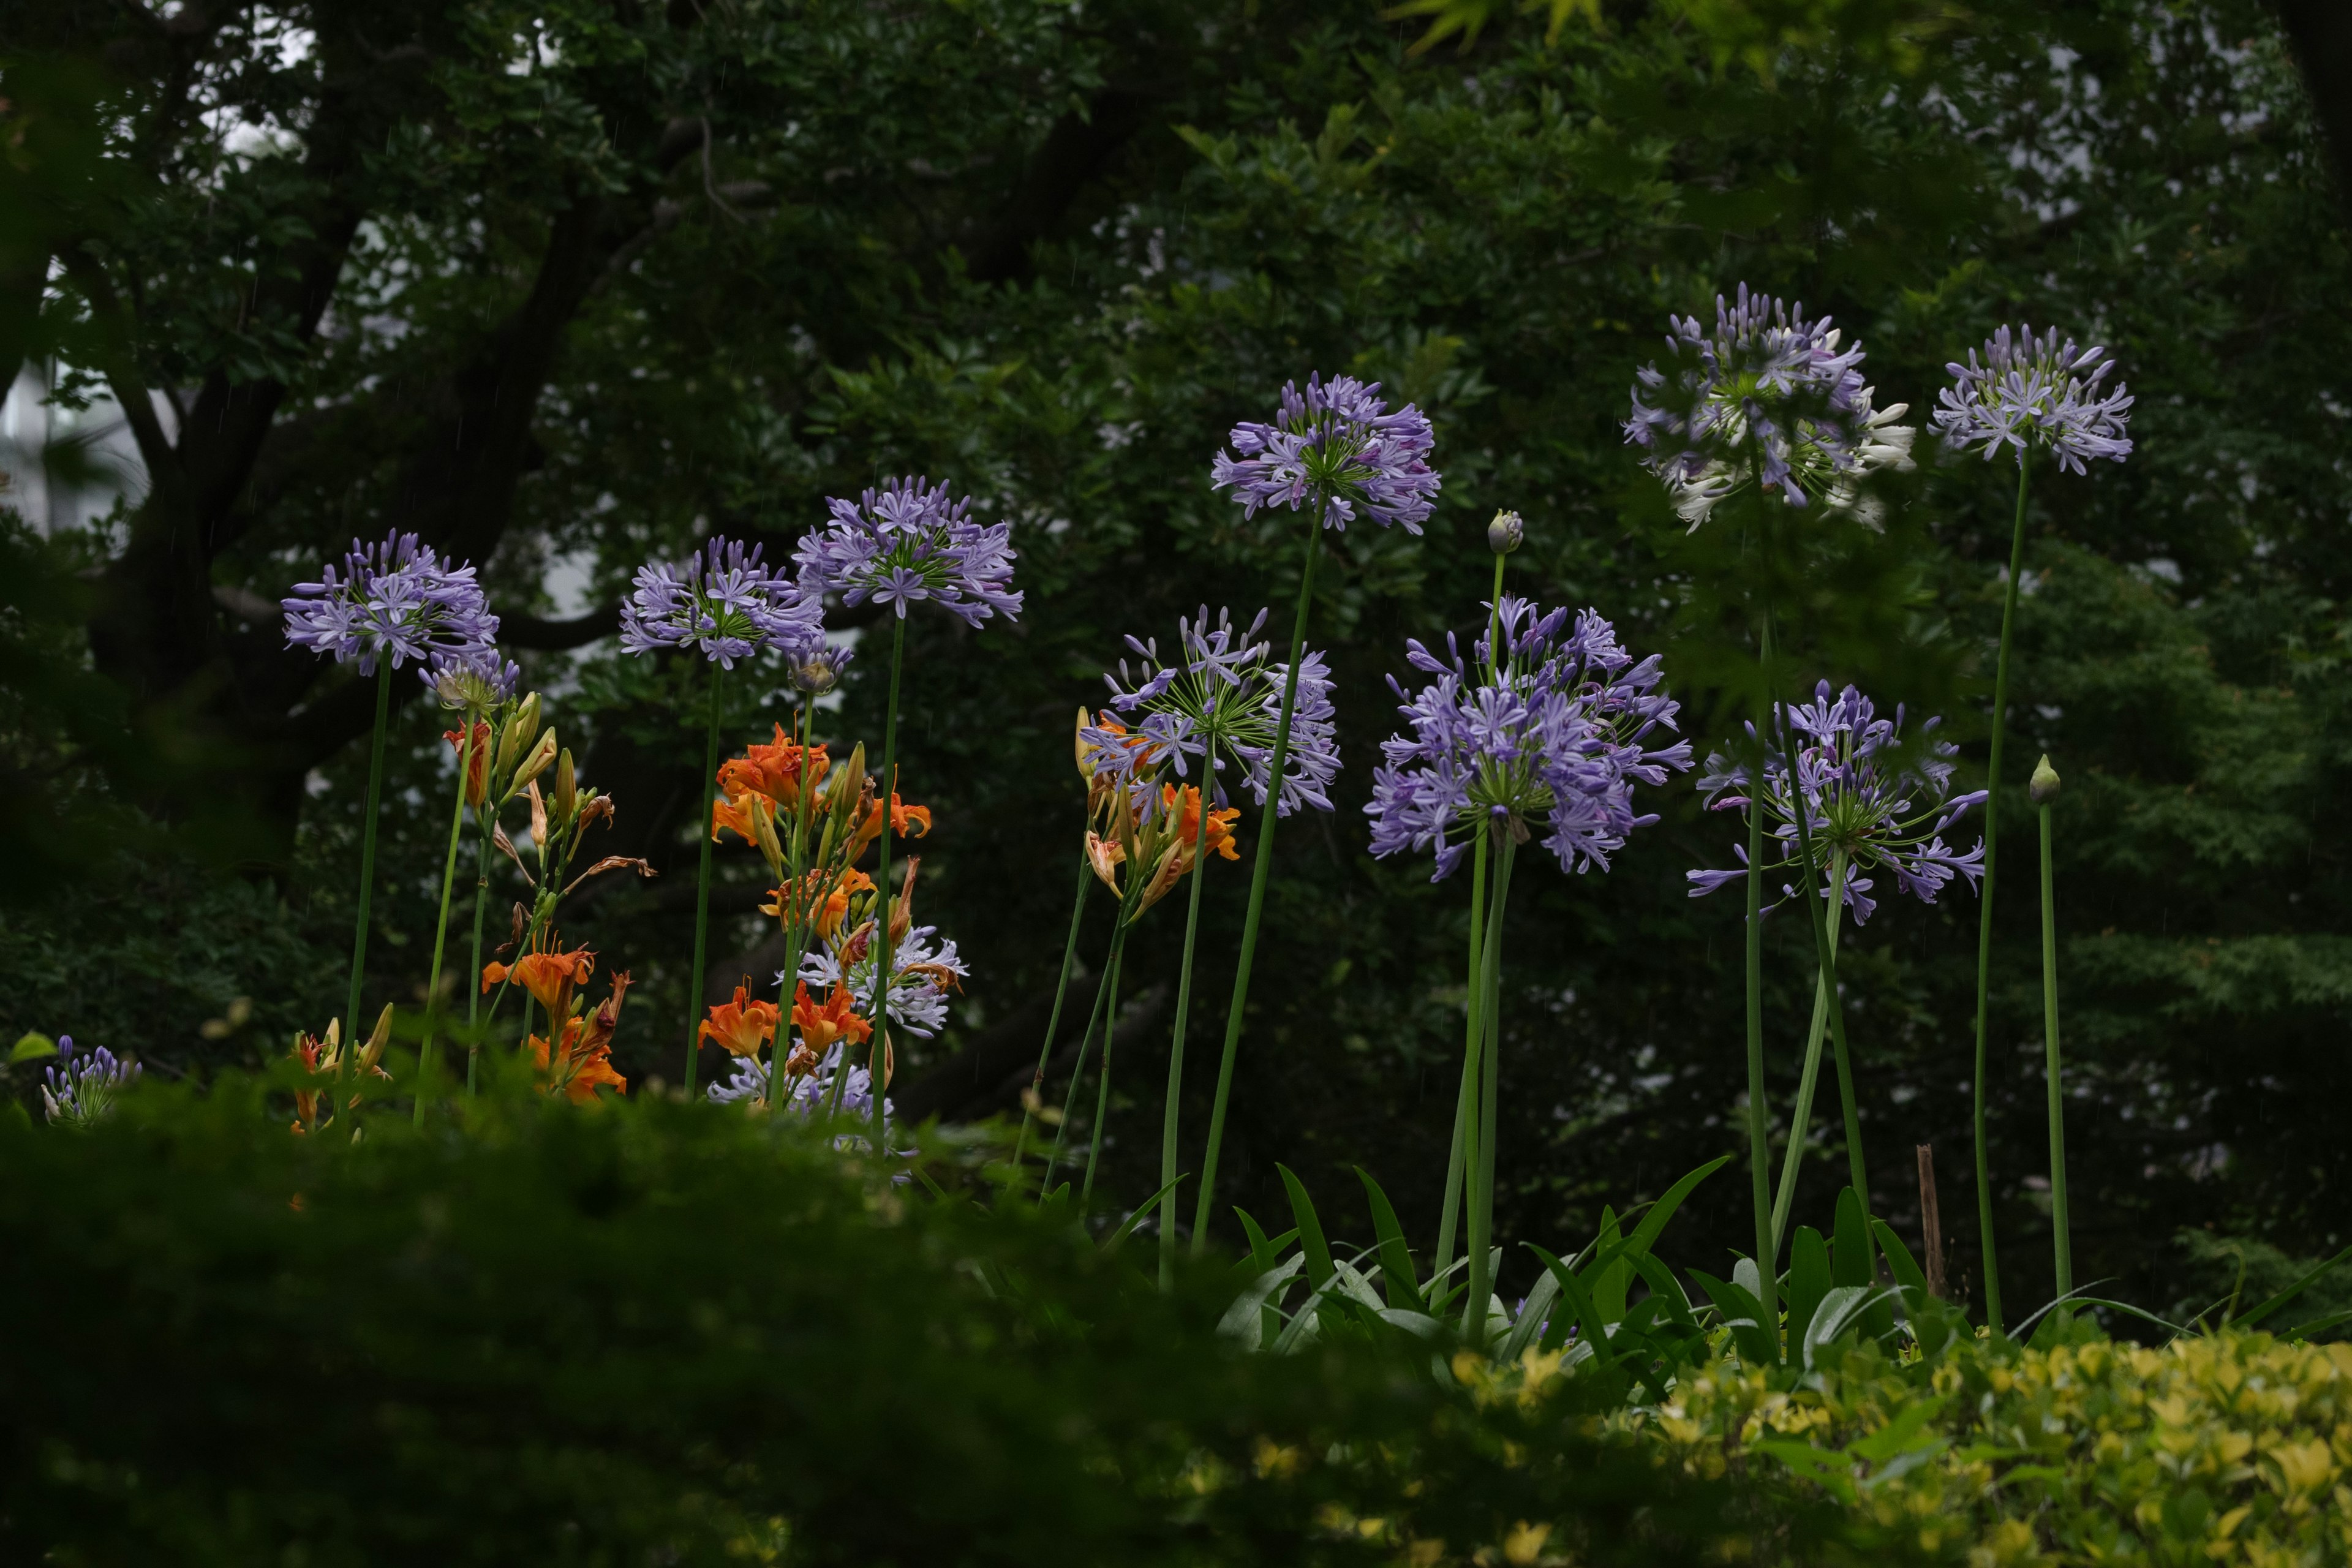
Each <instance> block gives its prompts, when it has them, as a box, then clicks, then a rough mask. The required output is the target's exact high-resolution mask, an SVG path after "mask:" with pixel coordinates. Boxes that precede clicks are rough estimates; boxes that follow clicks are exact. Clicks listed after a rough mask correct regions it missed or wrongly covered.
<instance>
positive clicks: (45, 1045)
mask: <svg viewBox="0 0 2352 1568" xmlns="http://www.w3.org/2000/svg"><path fill="white" fill-rule="evenodd" d="M57 1054H58V1043H57V1042H56V1041H55V1040H53V1039H51V1038H49V1037H48V1036H47V1035H32V1034H26V1035H19V1036H18V1037H16V1045H15V1046H13V1047H10V1048H9V1051H8V1060H9V1062H10V1063H11V1064H12V1065H13V1064H15V1063H16V1062H33V1061H38V1060H40V1059H41V1058H43V1057H53V1056H56V1055H57Z"/></svg>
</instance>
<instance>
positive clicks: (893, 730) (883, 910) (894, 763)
mask: <svg viewBox="0 0 2352 1568" xmlns="http://www.w3.org/2000/svg"><path fill="white" fill-rule="evenodd" d="M906 662H907V606H906V605H905V604H904V603H903V602H902V603H901V604H900V605H898V618H897V620H896V622H895V623H894V624H893V626H891V630H890V701H889V706H888V708H887V710H886V712H885V714H884V717H883V721H882V787H881V789H880V790H879V791H878V792H877V793H879V795H881V797H882V849H881V855H882V859H881V866H880V868H879V869H878V870H877V871H876V872H875V874H874V888H875V894H874V904H875V908H876V909H877V910H879V911H880V914H879V916H878V918H877V920H876V921H875V925H876V928H877V929H876V931H875V932H874V1047H873V1049H874V1055H873V1059H872V1061H871V1062H870V1064H869V1065H868V1066H867V1068H866V1072H867V1074H868V1076H869V1078H870V1080H871V1083H872V1087H873V1090H874V1148H875V1152H877V1153H879V1152H883V1151H882V1097H883V1091H884V1090H885V1089H888V1088H889V1087H890V1079H889V1075H888V1073H887V1071H885V1070H884V1069H885V1068H887V1067H888V1066H889V1062H890V977H891V973H892V971H891V968H890V827H891V823H890V803H891V800H892V798H893V796H894V795H895V793H896V791H897V790H898V671H899V669H900V668H901V667H902V666H904V665H905V663H906ZM1104 1059H1105V1060H1106V1061H1108V1059H1109V1058H1108V1056H1106V1057H1105V1058H1104ZM843 1065H844V1066H845V1067H846V1066H847V1065H848V1063H847V1058H846V1057H845V1058H843Z"/></svg>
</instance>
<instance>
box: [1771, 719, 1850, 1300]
mask: <svg viewBox="0 0 2352 1568" xmlns="http://www.w3.org/2000/svg"><path fill="white" fill-rule="evenodd" d="M1773 707H1774V709H1775V710H1776V712H1777V715H1778V720H1779V728H1780V744H1781V750H1782V753H1783V754H1784V755H1785V756H1787V758H1788V759H1789V795H1790V806H1791V807H1792V808H1793V815H1794V816H1796V819H1797V855H1798V858H1800V859H1801V860H1802V861H1803V862H1804V864H1805V887H1804V899H1805V902H1806V903H1807V904H1808V905H1809V906H1811V912H1812V921H1813V959H1814V963H1816V964H1818V965H1819V967H1820V972H1821V980H1820V989H1821V990H1822V992H1823V993H1825V994H1827V996H1828V998H1829V1015H1830V1043H1831V1046H1832V1047H1833V1049H1834V1050H1835V1052H1836V1055H1837V1074H1838V1098H1839V1100H1840V1101H1841V1102H1842V1104H1843V1109H1844V1111H1845V1162H1846V1174H1847V1177H1848V1179H1849V1180H1850V1181H1851V1182H1852V1184H1853V1194H1854V1196H1855V1198H1857V1199H1858V1200H1860V1202H1861V1204H1862V1214H1863V1225H1864V1234H1865V1235H1867V1234H1868V1231H1869V1221H1870V1176H1869V1173H1868V1172H1867V1171H1866V1170H1865V1169H1864V1163H1863V1157H1862V1108H1861V1104H1860V1102H1859V1101H1858V1100H1856V1098H1855V1095H1854V1087H1853V1058H1852V1057H1851V1056H1850V1055H1849V1054H1848V1053H1847V1051H1846V1044H1845V1001H1844V998H1843V997H1842V996H1841V995H1839V994H1838V977H1837V943H1836V942H1835V941H1833V940H1832V937H1831V935H1830V929H1829V919H1830V917H1829V910H1828V909H1827V908H1826V907H1825V906H1826V905H1827V903H1828V901H1829V900H1825V899H1823V898H1822V894H1821V889H1820V888H1819V887H1818V886H1816V884H1815V882H1814V875H1813V867H1814V861H1813V826H1812V817H1813V814H1812V811H1811V808H1809V807H1808V806H1807V805H1805V799H1804V792H1803V790H1802V788H1801V786H1800V784H1799V782H1798V778H1797V758H1796V746H1795V739H1794V737H1792V736H1791V735H1790V733H1789V716H1788V710H1786V709H1785V708H1782V707H1781V706H1780V700H1779V699H1778V698H1775V699H1774V700H1773ZM1836 896H1843V888H1841V889H1839V890H1838V894H1837V895H1836ZM1779 1236H1780V1226H1778V1225H1777V1224H1775V1226H1773V1237H1774V1238H1775V1240H1776V1241H1777V1239H1778V1238H1779ZM1777 1259H1778V1254H1777V1253H1776V1254H1775V1260H1776V1261H1777Z"/></svg>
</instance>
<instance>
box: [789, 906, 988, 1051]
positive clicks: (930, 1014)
mask: <svg viewBox="0 0 2352 1568" xmlns="http://www.w3.org/2000/svg"><path fill="white" fill-rule="evenodd" d="M878 946H879V944H878V943H876V942H867V943H866V944H865V951H864V952H861V953H858V954H856V956H854V957H853V958H852V959H851V960H850V962H849V964H848V966H847V970H846V973H845V972H844V968H843V965H842V962H841V960H840V959H839V958H838V957H837V956H835V954H834V953H833V952H830V951H829V950H827V949H826V948H824V946H822V945H819V946H818V947H816V948H815V949H814V951H812V952H807V953H804V954H803V955H802V958H801V970H800V976H799V978H800V979H801V980H802V981H803V982H805V983H806V984H807V985H808V987H809V989H810V990H812V991H814V992H815V993H816V994H818V995H820V996H824V995H827V994H830V993H831V992H832V990H833V988H834V987H835V986H836V985H840V984H845V983H846V984H847V985H848V987H849V994H851V995H852V996H853V997H855V998H856V1002H857V1013H858V1016H860V1017H863V1018H871V1017H873V1016H874V965H875V963H876V960H877V957H878V956H879V954H878V952H877V948H878ZM970 973H971V969H970V968H969V967H967V966H966V964H965V963H964V961H963V958H962V955H961V953H959V952H957V951H956V944H955V939H954V938H953V937H944V936H941V935H940V931H939V927H937V926H916V927H915V928H914V929H912V930H911V931H908V932H907V933H906V934H905V935H903V936H901V937H899V938H898V941H896V942H893V943H892V944H891V947H890V1023H891V1026H892V1027H893V1029H903V1030H904V1031H906V1032H907V1033H908V1034H909V1035H913V1036H915V1037H917V1038H919V1039H925V1040H928V1039H929V1038H930V1037H932V1036H933V1035H936V1034H938V1033H939V1032H940V1026H942V1025H944V1024H945V1023H946V1022H947V1021H948V988H949V987H950V985H956V984H961V982H962V980H963V978H964V976H966V975H968V974H970ZM776 984H777V986H778V988H779V989H780V990H781V991H782V992H784V993H785V994H790V993H791V991H792V990H793V986H792V985H791V984H788V983H787V981H786V978H785V976H784V975H783V974H782V973H781V972H779V973H777V975H776Z"/></svg>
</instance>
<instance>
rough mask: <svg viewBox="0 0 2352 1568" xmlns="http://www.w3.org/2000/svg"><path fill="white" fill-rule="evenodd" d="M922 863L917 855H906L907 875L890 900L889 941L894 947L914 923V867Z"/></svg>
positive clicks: (921, 859)
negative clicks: (894, 896)
mask: <svg viewBox="0 0 2352 1568" xmlns="http://www.w3.org/2000/svg"><path fill="white" fill-rule="evenodd" d="M922 863H923V858H922V857H921V856H919V855H909V856H908V857H907V876H906V879H905V880H903V881H901V882H900V883H899V884H898V897H897V898H895V899H893V900H890V942H891V945H893V946H894V947H895V946H896V945H897V944H898V942H900V941H901V940H902V939H903V938H904V937H905V936H906V934H907V930H908V927H909V926H911V925H913V924H914V923H915V868H917V867H918V866H920V865H921V864H922Z"/></svg>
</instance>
